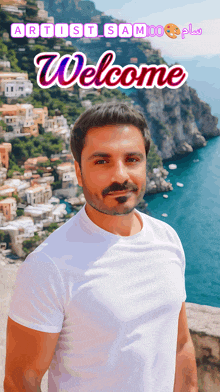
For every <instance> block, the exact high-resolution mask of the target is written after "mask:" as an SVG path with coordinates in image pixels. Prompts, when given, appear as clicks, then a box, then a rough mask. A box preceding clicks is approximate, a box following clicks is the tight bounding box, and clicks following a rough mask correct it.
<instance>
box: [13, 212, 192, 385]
mask: <svg viewBox="0 0 220 392" xmlns="http://www.w3.org/2000/svg"><path fill="white" fill-rule="evenodd" d="M135 212H136V213H137V214H139V216H140V217H141V219H142V222H143V227H142V230H141V231H140V232H139V233H137V234H135V235H132V236H127V237H125V236H119V235H115V234H112V233H110V232H107V231H105V230H103V229H101V228H100V227H98V226H97V225H95V224H94V223H93V222H92V221H91V220H90V219H89V217H88V216H87V214H86V211H85V206H84V207H83V208H82V209H81V210H80V212H78V213H77V214H76V215H75V216H74V217H73V218H71V219H70V220H69V221H68V222H66V223H65V224H64V225H63V226H61V227H60V228H59V229H57V230H56V231H55V232H53V233H52V234H51V235H50V236H49V237H48V238H47V239H46V240H45V241H44V242H43V243H42V244H41V245H40V246H39V247H38V248H37V249H36V250H35V251H34V252H32V253H31V254H30V255H29V256H28V257H27V258H26V260H25V261H24V263H22V265H21V266H20V267H19V270H18V274H17V278H16V286H15V289H14V294H13V297H12V300H11V305H10V312H9V316H10V318H12V319H13V320H14V321H16V322H17V323H20V324H22V325H24V326H26V327H29V328H32V329H35V330H38V331H44V332H60V335H59V338H58V342H57V345H56V349H55V352H54V355H53V359H52V362H51V364H50V368H49V375H48V377H49V378H48V383H49V392H58V391H59V392H61V391H62V392H173V386H174V376H175V362H176V346H177V329H178V317H179V312H180V309H181V306H182V302H184V301H185V299H186V293H185V278H184V273H185V257H184V251H183V248H182V245H181V242H180V240H179V237H178V236H177V234H176V232H175V230H174V229H172V228H171V227H170V226H169V225H168V224H166V223H164V222H162V221H159V220H157V219H154V218H152V217H150V216H148V215H146V214H144V213H140V212H138V211H137V210H135Z"/></svg>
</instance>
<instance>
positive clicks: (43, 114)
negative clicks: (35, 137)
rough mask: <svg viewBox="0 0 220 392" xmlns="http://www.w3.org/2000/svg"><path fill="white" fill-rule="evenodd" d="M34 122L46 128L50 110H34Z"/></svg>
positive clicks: (45, 108)
mask: <svg viewBox="0 0 220 392" xmlns="http://www.w3.org/2000/svg"><path fill="white" fill-rule="evenodd" d="M33 112H34V122H35V123H36V124H41V125H42V127H43V128H44V127H45V124H46V121H47V119H48V109H47V107H46V106H44V107H43V108H34V109H33Z"/></svg>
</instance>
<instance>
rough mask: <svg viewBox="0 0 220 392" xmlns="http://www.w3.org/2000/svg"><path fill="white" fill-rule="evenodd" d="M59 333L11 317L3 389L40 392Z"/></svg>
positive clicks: (19, 391)
mask: <svg viewBox="0 0 220 392" xmlns="http://www.w3.org/2000/svg"><path fill="white" fill-rule="evenodd" d="M58 337H59V333H47V332H41V331H36V330H34V329H30V328H27V327H24V326H23V325H20V324H18V323H16V322H15V321H13V320H12V319H11V318H10V317H8V324H7V339H6V364H5V379H4V392H21V391H25V392H41V388H40V384H41V380H42V378H43V376H44V374H45V373H46V371H47V369H48V368H49V366H50V362H51V360H52V357H53V353H54V350H55V347H56V343H57V340H58Z"/></svg>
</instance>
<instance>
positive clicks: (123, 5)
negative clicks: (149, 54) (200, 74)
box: [94, 0, 220, 58]
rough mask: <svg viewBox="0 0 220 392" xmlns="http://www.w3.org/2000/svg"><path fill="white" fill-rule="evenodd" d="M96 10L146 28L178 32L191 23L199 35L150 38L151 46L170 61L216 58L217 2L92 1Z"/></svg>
mask: <svg viewBox="0 0 220 392" xmlns="http://www.w3.org/2000/svg"><path fill="white" fill-rule="evenodd" d="M94 3H95V6H96V9H98V10H100V11H103V12H105V13H106V14H107V15H112V16H114V17H116V18H118V19H124V20H126V21H127V22H129V23H146V24H148V25H155V26H157V25H162V26H165V25H166V24H167V23H174V24H176V25H177V26H178V27H179V28H180V29H181V31H182V29H183V28H188V27H189V23H191V24H192V28H193V30H197V29H199V28H201V29H202V34H201V35H197V36H193V35H186V36H185V39H182V38H181V37H180V36H178V37H177V39H171V38H169V37H167V36H166V35H165V34H164V36H163V37H155V38H150V41H151V43H152V46H153V47H155V48H157V49H160V50H161V51H162V56H171V57H173V58H180V57H181V58H191V57H194V56H209V57H211V56H213V55H218V56H219V55H220V34H219V32H220V2H219V0H205V1H200V0H197V1H195V0H191V1H190V0H188V1H182V2H181V3H177V2H176V0H170V1H167V2H166V1H164V0H157V1H150V2H148V1H144V0H131V1H127V2H126V1H125V0H111V1H109V0H106V1H103V0H95V1H94Z"/></svg>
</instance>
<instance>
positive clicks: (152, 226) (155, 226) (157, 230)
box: [140, 213, 182, 247]
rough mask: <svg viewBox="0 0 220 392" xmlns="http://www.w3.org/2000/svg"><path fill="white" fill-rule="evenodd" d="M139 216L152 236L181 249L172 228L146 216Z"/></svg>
mask: <svg viewBox="0 0 220 392" xmlns="http://www.w3.org/2000/svg"><path fill="white" fill-rule="evenodd" d="M140 214H141V217H142V219H143V221H144V223H145V225H146V227H147V229H148V230H151V231H152V232H153V234H154V236H156V237H157V238H158V239H159V240H164V241H169V242H172V243H174V244H176V245H177V246H180V247H182V244H181V241H180V238H179V236H178V234H177V232H176V230H175V229H174V228H173V227H172V226H170V225H169V224H168V223H166V222H163V221H161V220H159V219H156V218H153V217H152V216H149V215H147V214H144V213H140Z"/></svg>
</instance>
